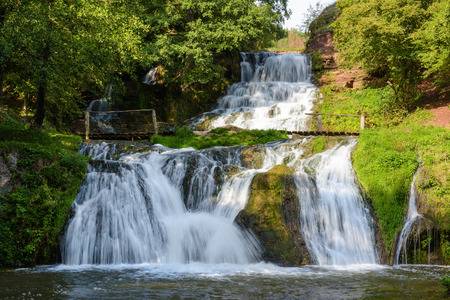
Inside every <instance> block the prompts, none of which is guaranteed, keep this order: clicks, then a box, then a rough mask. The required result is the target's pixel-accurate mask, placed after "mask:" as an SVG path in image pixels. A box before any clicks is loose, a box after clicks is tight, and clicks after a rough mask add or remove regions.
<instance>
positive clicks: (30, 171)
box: [0, 111, 87, 267]
mask: <svg viewBox="0 0 450 300" xmlns="http://www.w3.org/2000/svg"><path fill="white" fill-rule="evenodd" d="M0 137H1V138H0V156H1V157H2V158H3V160H4V161H8V158H9V157H10V155H11V154H13V155H14V156H16V157H17V166H16V167H15V168H14V167H10V171H11V175H12V180H11V181H12V190H11V191H10V192H9V193H3V194H1V193H0V266H3V267H8V266H11V267H16V266H28V265H34V264H38V263H39V264H42V263H53V262H55V261H56V259H57V257H58V253H59V249H58V242H59V237H60V235H61V233H62V231H63V229H64V225H65V222H66V221H67V218H68V215H69V212H70V207H71V204H72V203H73V201H74V199H75V196H76V194H77V192H78V189H79V187H80V185H81V182H82V180H83V178H84V176H85V172H86V168H87V159H86V158H85V157H83V156H81V155H80V154H78V147H79V145H80V143H81V139H80V138H79V137H77V136H70V135H63V134H59V133H56V132H45V131H36V130H32V129H29V128H27V127H26V126H25V125H23V124H21V123H20V122H18V121H17V120H15V119H14V118H13V117H10V115H9V114H8V113H7V112H6V111H0Z"/></svg>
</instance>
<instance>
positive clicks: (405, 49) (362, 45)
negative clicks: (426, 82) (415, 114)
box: [334, 0, 450, 107]
mask: <svg viewBox="0 0 450 300" xmlns="http://www.w3.org/2000/svg"><path fill="white" fill-rule="evenodd" d="M338 7H339V8H340V9H341V14H340V16H339V18H338V19H337V21H336V22H335V24H334V28H335V40H336V42H337V46H338V48H339V51H340V53H341V54H342V57H343V58H344V60H345V61H346V62H347V63H349V64H351V65H353V64H360V65H361V66H362V67H364V68H365V69H367V70H368V71H369V72H370V73H372V74H378V75H383V76H385V77H386V79H387V80H388V81H389V82H390V83H391V87H392V88H393V90H394V92H395V96H396V100H397V101H396V103H395V104H396V105H397V106H400V107H411V106H412V105H413V104H414V102H415V101H416V100H417V99H418V96H419V94H418V90H417V88H416V86H417V83H418V82H419V80H421V78H422V76H423V75H427V74H432V73H441V72H443V73H445V72H446V71H447V72H448V61H449V60H448V59H449V58H448V57H449V51H448V43H449V39H448V32H449V31H450V29H449V20H448V16H449V12H448V7H449V4H448V1H445V0H435V1H417V0H407V1H397V0H381V1H379V0H369V1H362V0H341V1H338ZM438 28H439V29H438ZM423 71H425V72H423ZM447 74H448V73H447Z"/></svg>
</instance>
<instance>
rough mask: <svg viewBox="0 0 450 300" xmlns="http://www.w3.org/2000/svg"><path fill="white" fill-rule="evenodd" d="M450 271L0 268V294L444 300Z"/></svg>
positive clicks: (268, 266)
mask: <svg viewBox="0 0 450 300" xmlns="http://www.w3.org/2000/svg"><path fill="white" fill-rule="evenodd" d="M449 272H450V268H449V267H436V266H403V267H398V268H397V267H395V268H393V267H379V266H375V267H373V266H367V267H366V268H364V269H361V267H360V266H358V268H351V267H350V268H347V269H325V268H319V267H304V268H280V267H277V266H274V265H271V264H255V265H247V266H236V265H201V264H192V265H139V266H114V267H111V266H108V267H106V266H105V267H102V266H98V267H92V266H86V267H67V266H45V267H38V268H34V269H19V270H14V271H1V272H0V298H6V299H8V298H9V299H30V298H35V299H36V298H42V299H49V298H63V299H74V298H76V299H98V298H108V299H130V298H147V299H155V298H173V299H199V298H225V299H254V298H257V299H361V298H364V299H443V298H446V293H445V290H444V288H443V286H441V284H440V278H441V277H442V276H443V275H444V274H447V273H449ZM449 299H450V298H449Z"/></svg>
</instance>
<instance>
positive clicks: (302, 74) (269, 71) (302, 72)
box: [241, 52, 312, 82]
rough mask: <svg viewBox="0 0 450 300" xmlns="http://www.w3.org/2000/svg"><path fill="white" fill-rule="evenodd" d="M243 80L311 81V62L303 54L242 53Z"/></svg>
mask: <svg viewBox="0 0 450 300" xmlns="http://www.w3.org/2000/svg"><path fill="white" fill-rule="evenodd" d="M241 59H242V62H241V81H242V82H248V81H253V82H271V81H281V82H309V81H310V80H311V75H312V74H311V63H310V61H309V57H308V56H307V55H303V54H284V55H278V54H274V53H269V52H260V53H246V52H244V53H241Z"/></svg>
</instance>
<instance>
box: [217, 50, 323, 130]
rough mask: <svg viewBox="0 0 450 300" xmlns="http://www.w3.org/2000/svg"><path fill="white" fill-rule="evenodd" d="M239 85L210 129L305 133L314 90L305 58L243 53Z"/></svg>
mask: <svg viewBox="0 0 450 300" xmlns="http://www.w3.org/2000/svg"><path fill="white" fill-rule="evenodd" d="M241 56H242V60H243V61H242V62H241V77H242V81H241V82H239V83H236V84H233V85H232V86H231V87H230V88H229V90H228V93H227V95H226V96H224V97H222V98H221V99H220V100H219V106H218V108H217V109H216V110H214V111H213V112H212V113H213V114H215V115H216V117H214V118H213V119H212V122H211V123H210V128H216V127H223V126H226V125H233V126H237V127H240V128H246V129H280V130H290V131H294V130H303V129H306V125H307V124H306V122H307V120H308V116H307V115H306V113H309V112H311V111H312V108H313V104H314V99H315V94H316V91H317V89H316V87H315V86H314V85H313V84H312V83H311V81H310V80H311V66H310V61H309V57H308V56H306V55H298V54H297V55H294V54H286V55H275V54H271V53H257V54H253V53H242V55H241Z"/></svg>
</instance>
